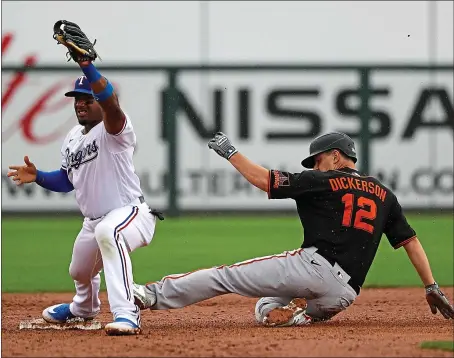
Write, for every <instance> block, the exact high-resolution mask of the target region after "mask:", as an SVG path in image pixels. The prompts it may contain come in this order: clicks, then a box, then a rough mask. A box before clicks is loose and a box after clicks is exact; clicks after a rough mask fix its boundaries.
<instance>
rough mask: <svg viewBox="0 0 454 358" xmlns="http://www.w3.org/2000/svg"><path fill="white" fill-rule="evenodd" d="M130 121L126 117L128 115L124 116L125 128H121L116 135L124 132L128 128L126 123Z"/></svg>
mask: <svg viewBox="0 0 454 358" xmlns="http://www.w3.org/2000/svg"><path fill="white" fill-rule="evenodd" d="M127 122H128V120H127V119H126V116H124V123H123V128H122V129H121V131H120V132H118V133H117V134H114V135H120V134H121V133H123V131H124V130H125V128H126V123H127Z"/></svg>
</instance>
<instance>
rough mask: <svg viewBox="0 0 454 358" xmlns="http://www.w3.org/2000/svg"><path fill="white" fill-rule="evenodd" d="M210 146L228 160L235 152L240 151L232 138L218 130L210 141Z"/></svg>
mask: <svg viewBox="0 0 454 358" xmlns="http://www.w3.org/2000/svg"><path fill="white" fill-rule="evenodd" d="M208 148H210V149H213V150H214V151H215V152H216V153H218V154H219V155H220V156H221V157H223V158H225V159H227V160H229V159H230V158H231V157H232V155H234V154H235V153H238V150H237V149H236V148H235V147H234V146H233V145H232V143H231V142H230V139H229V138H227V136H226V135H225V134H224V133H222V132H217V133H216V135H215V136H214V138H213V139H212V140H210V141H209V142H208Z"/></svg>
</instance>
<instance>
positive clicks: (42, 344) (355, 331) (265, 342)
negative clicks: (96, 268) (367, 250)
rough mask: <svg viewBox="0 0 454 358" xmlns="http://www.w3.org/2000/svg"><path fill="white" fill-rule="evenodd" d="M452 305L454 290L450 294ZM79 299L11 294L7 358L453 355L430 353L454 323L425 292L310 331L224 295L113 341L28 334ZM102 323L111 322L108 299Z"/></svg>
mask: <svg viewBox="0 0 454 358" xmlns="http://www.w3.org/2000/svg"><path fill="white" fill-rule="evenodd" d="M444 290H445V292H446V294H447V295H448V296H449V298H450V299H452V298H453V297H454V287H450V288H445V289H444ZM71 298H72V294H47V293H46V294H3V295H2V356H3V357H11V356H22V357H25V356H35V357H37V356H39V357H64V356H71V357H82V356H90V357H107V356H108V357H115V356H117V357H133V356H134V357H145V356H160V357H163V356H172V357H176V356H184V357H195V356H199V357H200V356H203V357H210V356H241V357H271V356H273V357H284V356H291V357H297V356H313V357H316V356H324V357H328V356H349V357H354V356H375V357H377V356H393V357H397V356H399V357H410V356H413V357H435V356H437V357H453V353H452V352H443V351H437V350H422V349H420V348H418V344H419V343H420V342H421V341H424V340H452V339H453V334H454V324H453V321H452V320H451V321H447V320H445V319H444V318H443V317H442V316H440V315H436V316H434V315H432V314H431V313H430V310H429V307H428V306H427V304H426V302H425V299H424V292H423V291H422V289H366V290H363V292H362V293H361V295H360V297H359V298H358V299H357V301H356V302H355V303H354V305H353V306H351V307H350V308H349V309H348V310H347V311H346V312H344V313H341V314H340V315H338V316H336V317H334V318H333V319H332V320H331V321H329V322H324V323H318V324H314V325H311V326H307V327H290V328H278V329H276V328H264V327H260V326H259V325H257V324H256V322H255V319H254V305H255V301H256V300H255V299H249V298H243V297H240V296H236V295H226V296H222V297H217V298H214V299H211V300H207V301H205V302H201V303H199V304H196V305H193V306H190V307H186V308H183V309H179V310H169V311H153V312H150V311H144V312H143V315H142V328H143V333H142V335H140V336H136V337H108V336H106V335H105V333H104V331H102V330H101V331H94V332H89V331H86V332H82V331H52V332H50V331H20V330H19V329H18V327H19V322H20V321H21V320H24V319H30V318H35V317H40V315H41V311H42V309H43V308H45V307H47V306H49V305H51V304H55V303H60V302H68V301H70V300H71ZM101 299H102V302H103V310H102V311H103V313H102V314H101V315H100V320H101V321H102V323H103V324H104V323H107V322H109V321H110V319H111V314H110V313H109V310H108V304H107V296H106V294H105V293H103V294H102V296H101Z"/></svg>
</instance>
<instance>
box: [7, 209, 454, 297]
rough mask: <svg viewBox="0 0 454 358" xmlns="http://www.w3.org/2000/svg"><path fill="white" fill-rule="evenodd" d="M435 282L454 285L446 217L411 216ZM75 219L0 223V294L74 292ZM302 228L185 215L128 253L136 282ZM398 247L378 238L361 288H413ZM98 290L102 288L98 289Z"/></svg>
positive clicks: (238, 256)
mask: <svg viewBox="0 0 454 358" xmlns="http://www.w3.org/2000/svg"><path fill="white" fill-rule="evenodd" d="M409 221H410V223H411V224H412V225H413V227H414V228H415V230H416V232H417V233H418V236H419V238H420V240H421V241H422V243H423V245H424V247H425V249H426V252H427V255H428V257H429V260H430V262H431V265H432V268H433V271H434V274H435V277H436V279H437V281H438V282H439V284H440V285H449V286H452V285H454V278H453V276H454V274H453V271H454V270H453V250H454V246H453V241H454V240H453V218H452V217H449V216H428V215H425V216H423V215H421V216H410V217H409ZM80 226H81V219H80V218H77V217H75V218H68V217H58V216H55V217H54V218H3V220H2V292H35V291H40V292H46V291H73V290H74V284H73V281H72V279H71V278H70V276H69V274H68V268H69V263H70V260H71V253H72V246H73V243H74V239H75V236H76V235H77V233H78V231H79V230H80ZM301 241H302V228H301V225H300V223H299V220H298V218H297V217H296V215H295V216H288V217H269V216H264V217H258V216H254V217H252V216H251V217H249V216H245V217H228V216H225V217H204V218H202V217H200V218H196V217H185V218H180V219H170V218H167V219H166V220H165V221H163V222H159V223H158V227H157V231H156V235H155V238H154V239H153V241H152V243H151V245H149V246H148V247H145V248H141V249H139V250H137V251H135V252H134V253H132V255H131V259H132V262H133V266H134V279H135V281H136V282H139V283H143V282H149V281H154V280H158V279H160V278H161V277H162V276H165V275H168V274H172V273H182V272H187V271H191V270H194V269H197V268H202V267H211V266H216V265H221V264H229V263H234V262H237V261H242V260H245V259H249V258H253V257H257V256H263V255H268V254H273V253H280V252H282V251H284V250H291V249H295V248H297V247H299V246H300V245H301ZM420 285H421V284H420V281H419V277H418V275H417V273H416V272H415V270H414V268H413V266H412V265H411V263H410V261H409V260H408V257H407V256H406V254H405V250H404V249H399V250H394V249H393V248H392V247H391V246H390V245H389V243H388V241H387V240H386V238H385V237H384V238H383V240H382V243H381V245H380V248H379V253H378V254H377V256H376V259H375V261H374V263H373V265H372V268H371V270H370V272H369V275H368V277H367V279H366V286H420ZM102 287H103V289H104V288H105V286H104V285H103V286H102Z"/></svg>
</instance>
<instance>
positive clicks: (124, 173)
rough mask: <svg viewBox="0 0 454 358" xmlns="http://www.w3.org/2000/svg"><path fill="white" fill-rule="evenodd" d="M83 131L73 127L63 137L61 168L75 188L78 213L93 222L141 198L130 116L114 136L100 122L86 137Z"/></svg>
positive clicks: (78, 127) (81, 127)
mask: <svg viewBox="0 0 454 358" xmlns="http://www.w3.org/2000/svg"><path fill="white" fill-rule="evenodd" d="M83 129H84V128H83V126H80V125H78V126H75V127H74V128H73V129H71V131H70V132H69V133H68V135H67V136H66V138H65V140H64V142H63V145H62V148H61V158H62V168H63V169H65V170H66V171H67V173H68V178H69V180H70V181H71V183H72V184H73V186H74V189H75V194H76V200H77V203H78V204H79V208H80V211H81V212H82V214H83V215H84V216H86V217H88V218H92V219H94V218H99V217H101V216H103V215H106V214H107V213H108V212H110V211H112V210H114V209H117V208H120V207H123V206H126V205H128V204H130V203H131V202H132V201H134V200H135V199H137V198H138V197H140V196H141V195H142V191H141V189H140V181H139V177H138V176H137V174H136V173H135V169H134V164H133V154H134V148H135V145H136V136H135V133H134V130H133V127H132V124H131V121H130V119H129V117H127V118H126V122H125V125H124V128H123V130H122V131H121V132H120V133H119V134H117V135H112V134H109V133H107V131H106V128H105V126H104V123H103V122H101V123H99V124H98V125H96V126H95V127H93V128H92V129H91V130H90V131H89V132H88V133H87V134H84V132H83Z"/></svg>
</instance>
